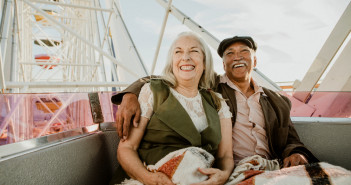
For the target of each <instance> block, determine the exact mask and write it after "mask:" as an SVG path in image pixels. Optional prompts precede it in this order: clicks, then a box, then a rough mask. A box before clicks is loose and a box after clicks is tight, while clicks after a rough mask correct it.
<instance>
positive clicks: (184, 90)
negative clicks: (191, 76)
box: [174, 84, 199, 98]
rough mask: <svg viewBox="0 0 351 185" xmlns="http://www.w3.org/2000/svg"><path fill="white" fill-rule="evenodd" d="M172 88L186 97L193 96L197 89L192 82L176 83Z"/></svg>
mask: <svg viewBox="0 0 351 185" xmlns="http://www.w3.org/2000/svg"><path fill="white" fill-rule="evenodd" d="M174 89H175V90H176V91H177V92H178V93H180V94H181V95H183V96H185V97H187V98H192V97H195V96H196V95H197V93H198V91H199V90H198V88H197V85H196V86H195V85H194V84H192V85H191V84H178V85H177V86H176V87H175V88H174Z"/></svg>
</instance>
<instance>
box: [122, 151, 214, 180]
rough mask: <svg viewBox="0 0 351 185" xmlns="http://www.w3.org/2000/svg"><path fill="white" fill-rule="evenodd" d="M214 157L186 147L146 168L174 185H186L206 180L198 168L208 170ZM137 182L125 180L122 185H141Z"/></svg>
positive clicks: (205, 152)
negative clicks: (163, 176) (167, 178)
mask: <svg viewBox="0 0 351 185" xmlns="http://www.w3.org/2000/svg"><path fill="white" fill-rule="evenodd" d="M213 162H214V157H213V156H212V155H211V154H210V153H208V152H207V151H206V150H203V149H201V148H198V147H188V148H184V149H180V150H177V151H174V152H171V153H169V154H168V155H166V156H165V157H163V158H162V159H161V160H160V161H158V162H157V163H156V164H155V165H148V166H147V167H146V168H147V169H148V170H149V171H151V172H162V173H164V174H166V175H167V176H168V177H169V178H170V179H171V180H172V182H173V183H174V184H179V185H188V184H192V183H197V182H202V181H205V180H207V178H208V177H207V176H206V175H203V174H201V173H200V172H199V171H198V168H210V167H211V166H212V164H213ZM141 184H142V183H140V182H139V181H137V180H134V179H126V180H125V181H123V182H122V185H141Z"/></svg>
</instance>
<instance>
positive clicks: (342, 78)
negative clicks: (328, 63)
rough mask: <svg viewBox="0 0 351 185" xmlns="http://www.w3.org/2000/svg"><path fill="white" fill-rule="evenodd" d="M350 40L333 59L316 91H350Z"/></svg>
mask: <svg viewBox="0 0 351 185" xmlns="http://www.w3.org/2000/svg"><path fill="white" fill-rule="evenodd" d="M350 62H351V40H349V42H348V43H347V44H346V46H345V48H344V50H343V51H342V53H341V54H340V55H339V57H338V58H337V60H336V61H335V63H334V65H333V66H332V68H331V69H330V70H329V72H328V74H327V75H326V76H325V78H324V79H323V81H322V83H321V84H320V85H319V87H318V89H317V91H348V92H350V91H351V81H350V80H351V64H350Z"/></svg>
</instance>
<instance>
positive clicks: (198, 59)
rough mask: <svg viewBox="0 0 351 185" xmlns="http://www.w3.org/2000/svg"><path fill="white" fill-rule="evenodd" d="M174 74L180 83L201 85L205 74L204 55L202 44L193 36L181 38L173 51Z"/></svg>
mask: <svg viewBox="0 0 351 185" xmlns="http://www.w3.org/2000/svg"><path fill="white" fill-rule="evenodd" d="M172 59H173V74H174V76H175V77H176V79H177V82H178V83H182V82H185V81H193V82H194V83H197V84H198V83H199V81H200V78H201V76H202V73H203V72H204V69H205V67H204V54H203V52H202V49H201V45H200V43H199V42H198V41H197V40H196V39H195V38H193V37H191V36H183V37H180V38H179V39H178V40H177V41H176V42H175V44H174V49H173V57H172Z"/></svg>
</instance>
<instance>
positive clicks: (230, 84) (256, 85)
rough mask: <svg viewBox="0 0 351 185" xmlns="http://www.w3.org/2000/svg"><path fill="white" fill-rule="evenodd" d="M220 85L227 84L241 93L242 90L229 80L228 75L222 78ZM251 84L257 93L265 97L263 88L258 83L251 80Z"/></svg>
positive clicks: (223, 75)
mask: <svg viewBox="0 0 351 185" xmlns="http://www.w3.org/2000/svg"><path fill="white" fill-rule="evenodd" d="M219 83H226V84H227V85H228V86H229V87H231V88H232V89H234V90H236V91H239V92H241V90H240V89H239V88H238V87H237V86H236V85H235V84H234V83H233V82H232V81H231V80H230V79H229V78H228V76H227V74H226V73H225V74H222V75H221V76H220V80H219ZM251 83H252V84H253V87H254V91H255V93H256V92H260V93H261V94H262V95H265V93H264V91H263V88H262V86H260V85H259V84H258V83H257V82H256V81H254V80H253V79H252V78H251Z"/></svg>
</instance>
